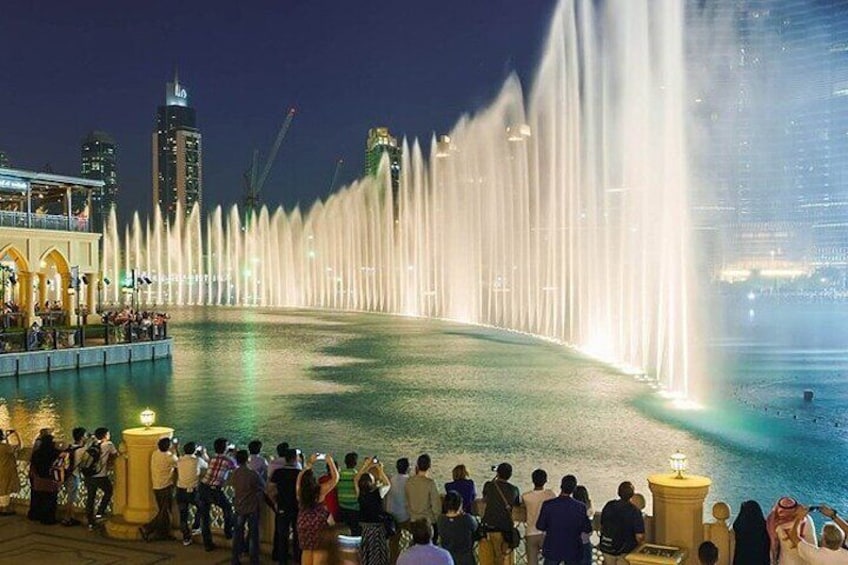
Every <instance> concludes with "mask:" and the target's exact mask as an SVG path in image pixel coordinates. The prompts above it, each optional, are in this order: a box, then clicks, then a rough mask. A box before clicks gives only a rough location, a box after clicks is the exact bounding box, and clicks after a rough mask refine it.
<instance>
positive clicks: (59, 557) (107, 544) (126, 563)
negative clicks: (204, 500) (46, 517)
mask: <svg viewBox="0 0 848 565" xmlns="http://www.w3.org/2000/svg"><path fill="white" fill-rule="evenodd" d="M18 512H20V509H18ZM199 541H200V540H199V539H198V540H196V541H195V543H193V544H192V545H190V546H188V547H183V545H182V544H181V543H180V542H179V541H176V540H174V541H158V542H149V543H145V542H139V541H119V540H112V539H109V538H107V537H105V536H104V535H103V534H102V533H100V532H90V531H88V530H87V529H86V528H85V527H83V526H75V527H70V528H66V527H63V526H61V525H55V526H43V525H41V524H38V523H35V522H30V521H29V520H27V519H26V517H25V516H23V515H21V514H20V513H19V514H18V515H17V516H0V563H27V564H28V565H42V564H44V565H57V564H64V563H85V564H86V565H100V564H106V563H109V564H117V563H120V564H121V565H146V564H148V563H186V564H194V563H229V562H230V550H229V548H224V547H220V548H218V549H217V550H215V551H213V552H209V553H207V552H206V551H204V550H203V544H202V543H198V542H199ZM242 562H243V563H247V562H248V559H247V557H246V556H245V557H244V558H243V559H242ZM261 562H262V563H271V559H270V557H269V556H267V555H263V556H262V560H261Z"/></svg>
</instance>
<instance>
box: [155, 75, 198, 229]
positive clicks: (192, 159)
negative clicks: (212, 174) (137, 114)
mask: <svg viewBox="0 0 848 565" xmlns="http://www.w3.org/2000/svg"><path fill="white" fill-rule="evenodd" d="M201 157H202V151H201V143H200V130H198V129H197V117H196V115H195V112H194V108H191V107H189V105H188V92H187V91H186V89H185V86H183V85H182V84H180V81H179V77H178V76H177V74H176V73H174V82H169V83H167V85H166V87H165V105H164V106H159V110H158V112H157V114H156V131H154V132H153V206H154V207H156V206H159V207H160V208H161V210H162V214H163V215H164V216H165V217H167V218H169V219H173V218H174V217H175V216H176V214H177V207H178V206H179V207H180V209H181V210H182V213H183V214H188V213H189V212H191V210H192V208H193V207H194V205H195V204H197V205H198V206H200V204H201V200H202V195H203V175H202V166H201Z"/></svg>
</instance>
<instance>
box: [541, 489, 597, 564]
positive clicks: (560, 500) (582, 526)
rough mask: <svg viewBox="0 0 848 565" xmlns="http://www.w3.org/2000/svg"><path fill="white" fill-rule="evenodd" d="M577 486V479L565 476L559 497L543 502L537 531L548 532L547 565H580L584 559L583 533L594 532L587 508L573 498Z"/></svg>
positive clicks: (546, 533) (546, 535)
mask: <svg viewBox="0 0 848 565" xmlns="http://www.w3.org/2000/svg"><path fill="white" fill-rule="evenodd" d="M576 487H577V478H576V477H575V476H574V475H566V476H564V477H563V478H562V482H561V483H560V494H559V496H558V497H556V498H552V499H551V500H546V501H545V502H543V503H542V510H541V511H540V512H539V519H538V520H537V521H536V529H537V530H539V531H542V532H545V541H544V542H543V544H542V556H543V557H544V558H545V565H559V564H560V563H565V564H566V565H577V564H578V563H580V560H581V558H582V556H583V539H582V536H581V534H583V533H586V534H590V533H592V523H591V522H590V521H589V516H588V515H587V512H586V505H585V504H583V503H582V502H580V501H579V500H575V499H574V498H573V497H572V496H571V495H572V494H574V489H575V488H576Z"/></svg>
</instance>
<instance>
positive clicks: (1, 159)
mask: <svg viewBox="0 0 848 565" xmlns="http://www.w3.org/2000/svg"><path fill="white" fill-rule="evenodd" d="M11 166H12V164H11V163H10V162H9V157H8V155H6V152H5V151H0V168H2V169H8V168H9V167H11Z"/></svg>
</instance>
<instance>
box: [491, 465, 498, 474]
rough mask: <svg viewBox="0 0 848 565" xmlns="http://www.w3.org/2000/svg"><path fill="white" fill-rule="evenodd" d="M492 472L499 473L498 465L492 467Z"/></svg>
mask: <svg viewBox="0 0 848 565" xmlns="http://www.w3.org/2000/svg"><path fill="white" fill-rule="evenodd" d="M492 472H493V473H497V472H498V466H497V465H492Z"/></svg>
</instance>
